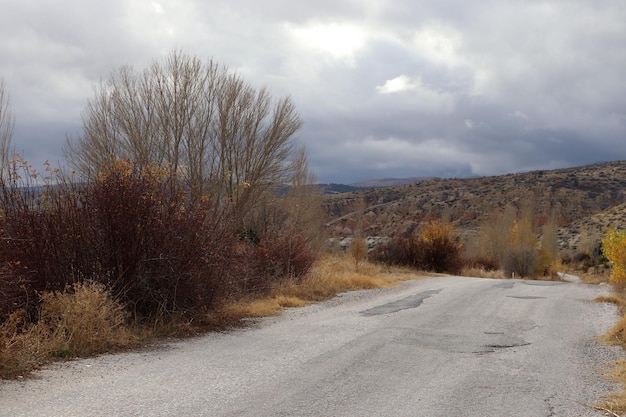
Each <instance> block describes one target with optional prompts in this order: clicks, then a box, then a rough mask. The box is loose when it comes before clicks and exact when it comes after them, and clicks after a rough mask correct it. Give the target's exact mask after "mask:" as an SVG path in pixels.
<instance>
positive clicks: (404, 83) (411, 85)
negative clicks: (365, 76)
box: [376, 75, 421, 94]
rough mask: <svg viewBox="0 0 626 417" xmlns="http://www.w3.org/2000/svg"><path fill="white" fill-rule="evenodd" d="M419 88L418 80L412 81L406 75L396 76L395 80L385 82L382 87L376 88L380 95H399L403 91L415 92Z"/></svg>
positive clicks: (419, 82)
mask: <svg viewBox="0 0 626 417" xmlns="http://www.w3.org/2000/svg"><path fill="white" fill-rule="evenodd" d="M420 86H421V81H420V79H419V78H416V79H412V78H411V77H409V76H408V75H398V76H397V77H396V78H393V79H391V80H387V81H385V83H384V84H383V85H380V86H376V90H377V91H378V92H379V93H380V94H393V93H401V92H403V91H415V90H418V89H419V88H420Z"/></svg>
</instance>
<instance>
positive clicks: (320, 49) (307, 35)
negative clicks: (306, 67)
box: [285, 22, 368, 67]
mask: <svg viewBox="0 0 626 417" xmlns="http://www.w3.org/2000/svg"><path fill="white" fill-rule="evenodd" d="M285 28H286V29H287V31H288V32H289V33H290V34H291V35H292V36H293V38H294V39H295V40H296V41H297V42H299V43H300V44H301V45H302V46H303V47H305V48H308V49H310V50H311V51H313V52H314V53H318V54H321V55H323V56H325V57H326V58H328V59H330V60H332V61H339V62H343V63H345V64H348V65H350V66H353V67H354V66H356V54H357V52H358V51H359V50H360V49H362V48H363V47H364V46H365V44H366V42H367V37H368V36H367V33H366V31H365V30H364V28H363V27H361V26H359V25H356V24H352V23H339V22H330V23H322V22H315V23H309V24H306V25H301V26H298V25H294V24H292V23H287V24H285Z"/></svg>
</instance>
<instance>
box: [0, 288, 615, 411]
mask: <svg viewBox="0 0 626 417" xmlns="http://www.w3.org/2000/svg"><path fill="white" fill-rule="evenodd" d="M606 292H608V289H607V288H606V287H599V286H588V285H581V284H574V283H551V282H540V281H517V280H491V279H475V278H458V277H449V278H432V279H427V280H422V281H414V282H410V283H408V284H406V285H402V286H399V287H394V288H390V289H385V290H373V291H359V292H354V293H348V294H344V295H341V296H339V297H337V298H335V299H333V300H331V301H329V302H326V303H322V304H318V305H314V306H309V307H306V308H301V309H294V310H290V311H288V312H286V313H285V314H283V315H282V316H281V317H277V318H270V319H264V320H262V321H261V322H259V323H257V324H254V325H253V326H251V327H250V328H247V329H244V330H236V331H231V332H227V333H222V334H211V335H207V336H204V337H200V338H196V339H193V340H186V341H182V342H172V343H169V344H165V345H164V346H159V347H155V348H154V349H151V350H146V351H142V352H131V353H124V354H119V355H106V356H101V357H98V358H91V359H86V360H79V361H73V362H69V363H63V364H57V365H53V366H51V367H50V368H48V369H46V370H43V371H41V372H38V373H37V375H36V378H35V379H29V380H23V381H5V382H0V415H1V416H12V417H14V416H29V417H34V416H81V417H82V416H255V417H258V416H359V417H363V416H481V417H484V416H532V417H537V416H599V415H602V414H601V413H599V412H597V411H595V410H593V409H591V408H589V407H586V406H584V405H583V404H584V403H590V402H593V401H597V400H599V399H600V398H602V396H603V395H605V394H607V393H608V392H609V391H610V390H611V389H613V388H615V387H613V386H612V385H611V384H609V383H607V382H605V381H604V380H602V379H601V378H600V377H599V375H598V372H597V371H598V369H600V368H602V367H603V366H605V365H606V363H607V361H610V360H612V359H616V358H618V357H620V356H621V355H622V351H621V349H620V348H612V347H606V346H602V345H599V344H598V343H596V342H595V340H594V337H595V336H597V335H599V334H601V333H602V332H603V331H605V330H606V329H607V328H608V327H609V326H611V325H612V324H613V322H614V321H615V319H616V311H615V308H614V307H612V306H609V305H603V304H597V303H592V302H590V299H592V298H593V297H595V296H597V295H599V294H601V293H606Z"/></svg>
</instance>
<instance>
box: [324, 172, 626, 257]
mask: <svg viewBox="0 0 626 417" xmlns="http://www.w3.org/2000/svg"><path fill="white" fill-rule="evenodd" d="M625 190H626V161H615V162H604V163H597V164H592V165H586V166H581V167H575V168H566V169H556V170H542V171H532V172H527V173H519V174H507V175H500V176H492V177H480V178H467V179H429V180H424V181H420V182H418V183H414V184H409V185H403V186H398V187H390V188H371V189H363V190H358V191H354V192H350V193H343V194H335V195H331V196H326V198H325V200H324V207H325V210H326V212H327V215H328V223H327V229H328V231H329V233H330V234H331V235H332V236H335V237H346V236H352V235H354V233H355V230H362V234H363V235H366V236H395V235H399V234H406V233H410V232H412V231H413V230H414V229H415V228H416V227H417V225H418V224H419V223H420V222H423V221H428V220H430V219H442V218H443V219H446V220H450V221H452V222H453V223H454V224H455V226H456V227H457V229H458V230H459V231H460V232H461V235H462V236H463V237H465V238H466V239H471V237H472V236H474V235H475V234H476V232H477V231H478V229H479V227H480V224H481V222H483V221H485V220H486V219H488V218H489V215H491V214H493V213H496V212H500V211H502V210H503V209H504V208H505V207H506V206H507V205H513V206H514V207H516V208H518V209H521V208H522V207H527V208H528V207H529V209H530V210H532V212H533V213H534V222H535V225H536V226H538V228H537V229H538V230H540V227H539V226H540V225H541V224H543V223H544V222H545V221H546V220H547V219H548V218H549V217H550V216H554V217H555V218H556V219H557V221H558V224H559V226H560V229H559V239H560V245H561V248H562V249H563V250H566V251H570V252H574V251H576V250H577V249H578V246H580V245H581V240H586V241H589V240H591V241H597V240H598V239H599V238H600V237H601V236H602V234H603V233H604V232H605V231H606V229H607V228H608V227H609V226H610V225H613V226H615V227H621V226H626V191H625Z"/></svg>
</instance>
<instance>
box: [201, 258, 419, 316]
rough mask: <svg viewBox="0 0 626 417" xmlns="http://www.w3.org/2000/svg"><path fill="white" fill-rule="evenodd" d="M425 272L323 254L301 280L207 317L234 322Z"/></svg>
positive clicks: (395, 282) (413, 276)
mask: <svg viewBox="0 0 626 417" xmlns="http://www.w3.org/2000/svg"><path fill="white" fill-rule="evenodd" d="M424 276H425V275H423V274H420V273H417V272H415V271H414V270H410V269H407V268H395V267H394V268H389V267H386V266H382V265H377V264H372V263H370V262H367V261H362V262H359V263H358V265H357V264H356V263H355V262H354V258H353V257H352V256H350V255H340V256H336V255H323V256H321V257H320V259H319V260H318V261H317V262H316V263H315V264H314V265H313V268H312V269H311V270H310V271H309V273H308V274H307V275H306V276H305V277H304V278H303V279H301V280H286V281H284V282H282V283H281V284H280V285H278V286H276V288H275V289H274V290H273V291H272V292H271V293H270V295H269V296H267V297H262V298H250V297H245V298H241V299H238V300H233V301H231V302H230V303H228V304H227V305H225V306H224V307H222V308H221V309H219V310H218V311H217V312H215V313H211V314H209V315H208V317H207V324H208V325H209V326H213V327H216V326H217V327H220V326H221V327H223V326H228V325H234V324H236V323H237V322H239V321H241V320H242V319H248V318H260V317H268V316H273V315H277V314H280V312H281V311H282V310H284V309H285V308H291V307H301V306H304V305H307V304H311V303H315V302H319V301H324V300H328V299H330V298H332V297H334V296H335V295H337V294H339V293H342V292H346V291H355V290H363V289H374V288H384V287H389V286H392V285H396V284H397V283H399V282H402V281H406V280H409V279H417V278H420V277H424Z"/></svg>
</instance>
